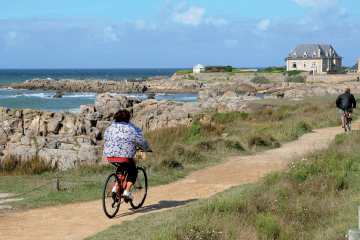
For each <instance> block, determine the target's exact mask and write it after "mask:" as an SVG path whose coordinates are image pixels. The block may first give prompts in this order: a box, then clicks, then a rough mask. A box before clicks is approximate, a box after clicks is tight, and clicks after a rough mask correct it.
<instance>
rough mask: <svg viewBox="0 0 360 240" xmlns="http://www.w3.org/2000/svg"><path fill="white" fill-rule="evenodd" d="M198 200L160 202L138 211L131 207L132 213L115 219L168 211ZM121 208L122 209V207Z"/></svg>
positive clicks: (120, 215)
mask: <svg viewBox="0 0 360 240" xmlns="http://www.w3.org/2000/svg"><path fill="white" fill-rule="evenodd" d="M197 200H198V199H189V200H186V201H160V202H159V203H157V204H153V205H149V206H145V207H141V208H140V209H136V210H134V209H132V208H131V207H130V208H129V210H132V211H130V212H126V213H122V214H119V215H117V216H116V217H115V218H120V217H126V216H130V215H134V214H137V213H148V212H152V211H156V210H161V209H166V208H174V207H179V206H182V205H185V204H187V203H190V202H195V201H197ZM122 204H124V203H122ZM129 205H130V204H129ZM120 207H121V205H120Z"/></svg>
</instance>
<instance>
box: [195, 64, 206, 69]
mask: <svg viewBox="0 0 360 240" xmlns="http://www.w3.org/2000/svg"><path fill="white" fill-rule="evenodd" d="M193 68H204V67H203V65H201V64H198V65H196V66H195V67H193Z"/></svg>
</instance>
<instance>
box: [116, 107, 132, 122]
mask: <svg viewBox="0 0 360 240" xmlns="http://www.w3.org/2000/svg"><path fill="white" fill-rule="evenodd" d="M130 118H131V115H130V112H129V111H128V110H125V109H124V110H119V111H117V112H116V113H115V115H114V120H115V122H127V123H128V122H130Z"/></svg>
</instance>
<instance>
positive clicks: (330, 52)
mask: <svg viewBox="0 0 360 240" xmlns="http://www.w3.org/2000/svg"><path fill="white" fill-rule="evenodd" d="M329 54H330V57H332V55H333V52H332V49H331V48H330V50H329Z"/></svg>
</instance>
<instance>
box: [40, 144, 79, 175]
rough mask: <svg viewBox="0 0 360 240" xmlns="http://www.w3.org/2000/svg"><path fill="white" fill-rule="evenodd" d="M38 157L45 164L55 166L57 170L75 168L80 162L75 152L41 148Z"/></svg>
mask: <svg viewBox="0 0 360 240" xmlns="http://www.w3.org/2000/svg"><path fill="white" fill-rule="evenodd" d="M39 157H40V158H42V159H44V161H45V162H46V163H50V164H51V166H55V164H57V165H58V168H59V170H66V169H70V168H76V167H78V166H79V162H80V161H79V159H78V157H77V151H72V150H62V149H46V148H43V149H41V150H40V151H39Z"/></svg>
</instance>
